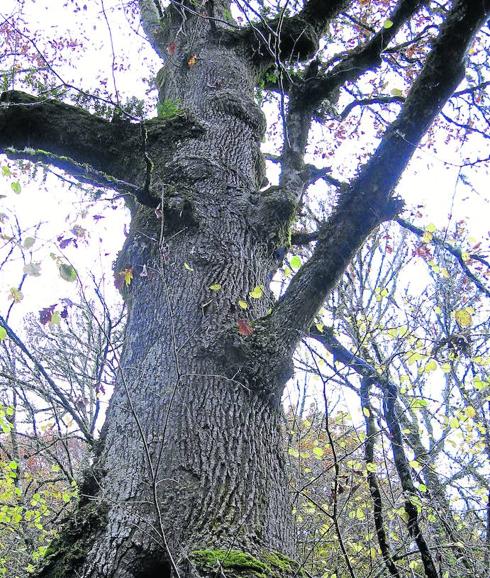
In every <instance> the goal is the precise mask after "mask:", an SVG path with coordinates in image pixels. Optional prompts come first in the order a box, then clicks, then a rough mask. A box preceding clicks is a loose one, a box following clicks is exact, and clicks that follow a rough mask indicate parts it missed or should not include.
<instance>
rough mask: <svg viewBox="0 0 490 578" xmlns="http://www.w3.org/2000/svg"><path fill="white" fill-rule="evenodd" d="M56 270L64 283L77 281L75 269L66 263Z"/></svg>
mask: <svg viewBox="0 0 490 578" xmlns="http://www.w3.org/2000/svg"><path fill="white" fill-rule="evenodd" d="M58 270H59V272H60V277H61V278H62V279H64V280H65V281H68V282H69V283H73V281H76V280H77V272H76V271H75V268H74V267H72V266H71V265H69V264H68V263H61V264H60V266H59V267H58Z"/></svg>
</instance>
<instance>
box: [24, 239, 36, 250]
mask: <svg viewBox="0 0 490 578" xmlns="http://www.w3.org/2000/svg"><path fill="white" fill-rule="evenodd" d="M35 242H36V239H34V237H26V238H25V239H24V242H23V243H22V246H23V247H24V249H30V248H31V247H32V246H33V245H34V243H35Z"/></svg>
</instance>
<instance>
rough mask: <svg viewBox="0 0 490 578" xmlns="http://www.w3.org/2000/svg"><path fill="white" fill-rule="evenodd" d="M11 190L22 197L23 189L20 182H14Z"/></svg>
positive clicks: (11, 184)
mask: <svg viewBox="0 0 490 578" xmlns="http://www.w3.org/2000/svg"><path fill="white" fill-rule="evenodd" d="M10 188H11V189H12V190H13V191H14V193H15V194H16V195H20V192H21V191H22V187H21V186H20V183H19V181H12V182H11V183H10Z"/></svg>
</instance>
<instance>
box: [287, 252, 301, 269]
mask: <svg viewBox="0 0 490 578" xmlns="http://www.w3.org/2000/svg"><path fill="white" fill-rule="evenodd" d="M289 264H290V265H291V268H292V269H293V270H296V269H299V268H300V267H301V265H302V263H301V257H299V256H298V255H293V256H292V257H291V260H290V261H289Z"/></svg>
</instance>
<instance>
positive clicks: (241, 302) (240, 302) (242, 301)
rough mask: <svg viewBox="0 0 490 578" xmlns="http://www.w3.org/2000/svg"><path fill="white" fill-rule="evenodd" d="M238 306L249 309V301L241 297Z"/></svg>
mask: <svg viewBox="0 0 490 578" xmlns="http://www.w3.org/2000/svg"><path fill="white" fill-rule="evenodd" d="M238 306H239V307H240V309H248V303H247V302H246V301H244V300H243V299H240V300H239V301H238Z"/></svg>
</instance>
